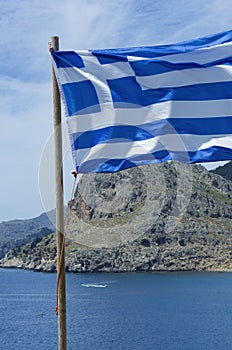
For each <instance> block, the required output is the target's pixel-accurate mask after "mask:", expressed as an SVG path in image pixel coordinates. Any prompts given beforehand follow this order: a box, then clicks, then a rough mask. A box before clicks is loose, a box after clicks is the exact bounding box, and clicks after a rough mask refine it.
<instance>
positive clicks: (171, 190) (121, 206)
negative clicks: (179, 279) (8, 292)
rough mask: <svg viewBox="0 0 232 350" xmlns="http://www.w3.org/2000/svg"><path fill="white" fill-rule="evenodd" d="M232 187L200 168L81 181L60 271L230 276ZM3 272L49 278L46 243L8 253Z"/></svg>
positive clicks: (51, 265) (51, 243)
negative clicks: (214, 272)
mask: <svg viewBox="0 0 232 350" xmlns="http://www.w3.org/2000/svg"><path fill="white" fill-rule="evenodd" d="M231 190H232V182H231V181H228V180H226V179H224V178H223V177H221V176H219V175H215V174H213V173H209V172H208V171H207V170H206V169H205V168H204V167H202V166H200V165H188V166H186V165H185V166H184V165H180V164H177V163H174V162H172V163H171V164H167V163H166V164H161V165H158V166H153V167H151V166H148V167H142V168H134V169H129V170H126V171H123V172H120V173H116V174H92V175H86V176H83V178H82V181H81V183H80V184H79V186H78V188H77V191H76V193H75V198H74V200H73V201H72V202H71V203H70V208H71V210H70V215H69V224H68V226H67V230H66V235H67V240H66V245H67V247H66V269H67V271H72V272H95V271H107V272H110V271H114V272H119V271H177V270H178V271H182V270H183V271H184V270H199V271H201V270H232V260H231V255H232V250H231V248H232V237H231V233H232V228H231V227H232V192H231ZM1 266H3V267H7V266H8V267H23V268H28V269H33V270H37V271H55V269H56V267H55V266H56V248H55V239H54V236H53V235H50V236H47V237H44V238H42V239H37V241H35V242H33V243H29V244H27V245H25V246H22V247H20V248H16V249H14V250H11V251H10V252H9V253H8V254H7V255H6V257H5V258H4V259H2V260H1Z"/></svg>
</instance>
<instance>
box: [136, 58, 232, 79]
mask: <svg viewBox="0 0 232 350" xmlns="http://www.w3.org/2000/svg"><path fill="white" fill-rule="evenodd" d="M221 63H222V64H224V65H228V66H231V65H232V58H231V57H230V58H227V60H225V59H223V60H221V59H220V60H216V61H214V62H209V63H205V64H199V63H195V62H185V63H172V62H167V61H156V60H149V61H148V60H141V61H134V62H130V65H131V68H132V69H133V70H134V72H135V74H136V75H137V76H149V75H155V74H162V73H168V72H173V71H180V70H184V69H194V68H207V67H214V66H215V65H220V64H221Z"/></svg>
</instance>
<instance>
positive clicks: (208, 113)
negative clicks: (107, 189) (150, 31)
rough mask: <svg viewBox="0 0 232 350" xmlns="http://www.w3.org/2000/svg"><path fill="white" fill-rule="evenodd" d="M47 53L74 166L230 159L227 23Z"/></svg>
mask: <svg viewBox="0 0 232 350" xmlns="http://www.w3.org/2000/svg"><path fill="white" fill-rule="evenodd" d="M52 57H53V61H54V67H55V71H56V76H57V81H58V84H59V86H60V91H61V95H62V98H63V101H64V105H65V110H66V116H67V118H66V120H67V123H68V129H69V133H70V140H71V145H72V153H73V157H74V162H75V166H76V170H77V171H78V172H79V173H89V172H115V171H119V170H122V169H126V168H130V167H133V166H138V165H143V164H151V163H158V162H165V161H169V160H177V161H180V162H183V163H198V162H212V161H222V160H231V159H232V30H231V31H228V32H224V33H219V34H216V35H213V36H209V37H204V38H201V39H196V40H191V41H186V42H183V43H178V44H173V45H165V46H149V47H134V48H117V49H107V50H90V51H55V52H53V53H52Z"/></svg>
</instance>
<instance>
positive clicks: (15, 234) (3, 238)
mask: <svg viewBox="0 0 232 350" xmlns="http://www.w3.org/2000/svg"><path fill="white" fill-rule="evenodd" d="M54 216H55V211H54V210H53V211H51V212H49V213H48V214H46V213H43V214H41V215H40V216H38V217H36V218H33V219H27V220H10V221H3V222H1V223H0V259H1V258H3V257H4V255H5V254H6V253H7V252H8V251H9V250H10V249H12V248H14V247H17V246H21V245H22V244H25V243H27V242H30V241H33V240H34V239H36V238H40V237H43V236H45V235H47V234H49V233H51V232H53V231H54V226H53V224H52V221H54Z"/></svg>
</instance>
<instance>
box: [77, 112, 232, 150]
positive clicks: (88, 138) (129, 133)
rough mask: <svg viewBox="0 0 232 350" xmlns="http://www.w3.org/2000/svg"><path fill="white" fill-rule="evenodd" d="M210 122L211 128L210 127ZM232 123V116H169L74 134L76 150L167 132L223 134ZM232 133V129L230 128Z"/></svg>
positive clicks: (147, 137) (137, 139)
mask: <svg viewBox="0 0 232 350" xmlns="http://www.w3.org/2000/svg"><path fill="white" fill-rule="evenodd" d="M209 124H210V129H209ZM230 125H232V117H221V118H207V119H194V118H188V119H184V118H183V119H178V118H172V119H171V118H169V119H163V120H159V121H156V122H153V123H149V124H143V125H138V126H132V125H116V126H115V125H114V126H108V127H105V128H102V129H98V130H89V131H86V132H84V133H76V134H73V135H72V137H73V140H74V144H73V147H74V149H75V150H78V149H81V148H90V147H93V146H96V145H97V144H100V143H106V142H109V141H111V140H112V142H114V143H117V142H121V140H122V139H124V140H125V141H126V140H128V141H131V140H133V141H141V140H147V139H151V138H153V137H157V136H161V135H166V134H169V135H171V134H176V133H178V134H186V131H187V132H188V133H191V134H193V135H208V134H210V135H211V134H212V133H213V134H214V135H221V134H227V133H228V129H229V126H230ZM229 132H230V133H231V134H232V130H229Z"/></svg>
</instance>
